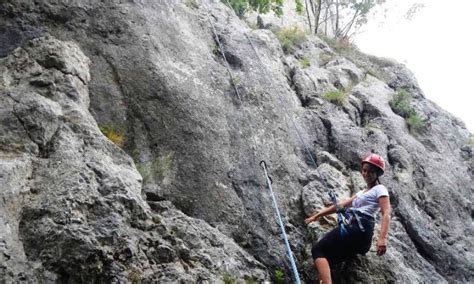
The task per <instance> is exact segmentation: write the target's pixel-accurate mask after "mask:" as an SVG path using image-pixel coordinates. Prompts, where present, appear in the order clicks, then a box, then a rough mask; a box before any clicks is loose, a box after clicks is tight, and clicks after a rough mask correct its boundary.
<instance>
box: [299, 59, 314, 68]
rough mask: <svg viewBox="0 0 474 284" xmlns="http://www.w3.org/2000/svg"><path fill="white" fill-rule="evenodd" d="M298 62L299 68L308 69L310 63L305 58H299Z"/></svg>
mask: <svg viewBox="0 0 474 284" xmlns="http://www.w3.org/2000/svg"><path fill="white" fill-rule="evenodd" d="M298 61H299V62H300V64H301V67H302V68H303V69H305V68H308V67H309V66H311V62H310V61H309V59H308V58H306V57H303V58H300V59H299V60H298Z"/></svg>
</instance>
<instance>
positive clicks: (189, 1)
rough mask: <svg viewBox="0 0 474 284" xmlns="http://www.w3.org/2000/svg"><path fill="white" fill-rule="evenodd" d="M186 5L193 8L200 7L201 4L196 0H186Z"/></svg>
mask: <svg viewBox="0 0 474 284" xmlns="http://www.w3.org/2000/svg"><path fill="white" fill-rule="evenodd" d="M185 4H186V6H187V7H189V8H192V9H198V8H199V4H198V2H197V1H196V0H186V2H185Z"/></svg>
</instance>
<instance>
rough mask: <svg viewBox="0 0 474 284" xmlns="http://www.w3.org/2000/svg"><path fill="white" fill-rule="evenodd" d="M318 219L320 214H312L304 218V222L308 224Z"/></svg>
mask: <svg viewBox="0 0 474 284" xmlns="http://www.w3.org/2000/svg"><path fill="white" fill-rule="evenodd" d="M318 219H319V217H318V215H311V216H309V217H308V218H306V219H304V223H305V224H306V225H308V224H309V223H312V222H314V221H317V220H318Z"/></svg>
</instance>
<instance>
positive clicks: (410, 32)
mask: <svg viewBox="0 0 474 284" xmlns="http://www.w3.org/2000/svg"><path fill="white" fill-rule="evenodd" d="M387 2H388V3H386V5H385V6H386V8H388V10H387V12H384V11H382V10H378V11H376V12H375V11H374V15H372V16H371V18H370V20H369V22H368V23H367V25H366V26H365V27H364V28H363V29H362V30H361V32H360V33H359V34H357V35H356V36H355V37H354V42H355V43H356V45H357V46H358V47H359V48H360V49H361V50H362V51H363V52H366V53H369V54H373V55H377V56H383V57H388V58H393V59H395V60H397V61H398V62H401V63H404V64H405V65H406V66H407V67H408V68H409V69H410V70H411V71H412V72H413V73H414V74H415V77H416V78H417V80H418V83H419V85H420V87H421V89H422V90H423V92H424V94H425V96H426V98H428V99H430V100H431V101H434V102H435V103H436V104H437V105H439V106H440V107H441V108H443V109H445V110H447V111H448V112H450V113H452V114H453V115H454V116H456V117H458V118H460V119H461V120H462V121H464V123H465V124H466V127H467V128H468V129H469V131H470V132H471V133H474V31H473V29H474V14H473V13H474V12H473V11H474V0H450V1H446V0H418V1H417V0H387ZM414 3H421V4H422V5H423V7H422V8H420V9H419V10H418V11H417V12H416V13H415V14H414V15H413V17H412V18H411V19H407V17H406V15H407V14H406V12H407V11H408V9H409V8H410V7H412V6H413V4H414Z"/></svg>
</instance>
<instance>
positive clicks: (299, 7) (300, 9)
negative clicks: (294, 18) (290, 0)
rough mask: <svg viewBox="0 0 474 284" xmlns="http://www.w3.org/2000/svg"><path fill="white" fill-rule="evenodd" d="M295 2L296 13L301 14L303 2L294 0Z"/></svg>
mask: <svg viewBox="0 0 474 284" xmlns="http://www.w3.org/2000/svg"><path fill="white" fill-rule="evenodd" d="M295 4H296V13H298V14H299V15H302V14H303V12H304V5H303V2H301V0H295Z"/></svg>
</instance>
